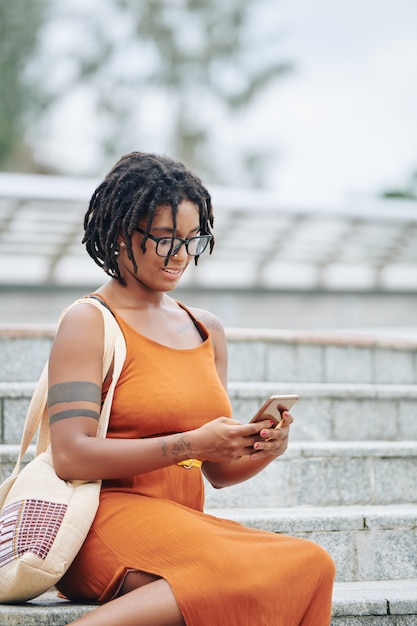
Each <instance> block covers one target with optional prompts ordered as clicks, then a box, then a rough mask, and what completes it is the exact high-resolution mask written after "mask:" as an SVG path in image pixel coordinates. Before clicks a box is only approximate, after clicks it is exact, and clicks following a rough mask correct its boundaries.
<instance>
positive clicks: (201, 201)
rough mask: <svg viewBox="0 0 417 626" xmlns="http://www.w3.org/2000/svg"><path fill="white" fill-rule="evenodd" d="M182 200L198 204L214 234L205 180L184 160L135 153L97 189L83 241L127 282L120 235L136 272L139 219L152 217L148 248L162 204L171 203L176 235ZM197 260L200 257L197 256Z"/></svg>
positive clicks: (204, 230)
mask: <svg viewBox="0 0 417 626" xmlns="http://www.w3.org/2000/svg"><path fill="white" fill-rule="evenodd" d="M183 200H190V201H191V202H194V203H195V204H196V205H197V207H198V210H199V215H200V232H202V233H209V234H211V227H212V226H213V211H212V204H211V197H210V194H209V192H208V191H207V189H206V188H205V187H204V185H203V184H202V182H201V180H200V179H199V178H198V177H197V176H196V175H195V174H193V173H192V172H191V171H190V170H188V169H187V168H186V167H185V166H184V165H183V164H182V163H180V162H178V161H174V160H173V159H170V158H168V157H166V156H159V155H156V154H146V153H143V152H130V153H129V154H126V155H124V156H123V157H122V158H121V159H120V160H119V161H118V162H117V163H116V164H115V165H114V167H113V168H112V169H111V170H110V172H109V173H108V174H107V176H106V177H105V179H104V181H103V182H102V183H101V185H99V186H98V187H97V189H96V190H95V192H94V193H93V195H92V198H91V200H90V204H89V207H88V211H87V213H86V214H85V217H84V230H85V234H84V237H83V240H82V242H83V243H85V245H86V249H87V252H88V254H89V255H90V256H91V257H92V258H93V259H94V261H95V262H96V263H97V265H99V266H100V267H102V268H103V269H104V271H105V272H106V273H107V274H108V275H109V276H112V277H114V278H116V279H117V280H118V281H119V282H120V283H121V284H122V285H125V284H126V283H125V281H124V279H123V278H122V276H121V275H120V271H119V267H118V263H117V256H118V253H119V238H120V235H122V237H123V238H124V240H125V243H126V249H127V253H128V256H129V259H130V260H131V261H132V263H133V266H134V269H135V272H136V271H137V268H138V266H137V262H136V259H135V257H134V254H133V251H132V241H131V237H132V233H133V232H134V230H135V228H136V227H137V226H138V223H139V220H142V219H143V218H146V219H147V222H146V227H145V231H146V234H145V236H144V238H143V241H142V244H141V247H142V250H143V252H145V251H146V240H147V238H148V234H149V231H150V229H151V227H152V221H153V218H154V216H155V214H156V212H157V210H158V207H160V206H161V205H168V206H170V207H171V210H172V218H173V226H174V235H173V236H175V229H176V225H177V220H176V217H177V211H178V205H179V204H180V203H181V202H182V201H183ZM213 245H214V238H213V239H211V241H210V253H211V251H212V249H213ZM167 262H168V260H167ZM197 262H198V256H196V257H195V263H196V264H197Z"/></svg>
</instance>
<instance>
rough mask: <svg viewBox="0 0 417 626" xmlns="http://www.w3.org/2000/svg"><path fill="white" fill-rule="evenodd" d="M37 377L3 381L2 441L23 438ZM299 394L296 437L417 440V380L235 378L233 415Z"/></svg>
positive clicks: (243, 414) (0, 401) (239, 416)
mask: <svg viewBox="0 0 417 626" xmlns="http://www.w3.org/2000/svg"><path fill="white" fill-rule="evenodd" d="M34 387H35V383H33V382H0V443H18V442H19V441H20V439H21V433H22V429H23V424H24V420H25V417H26V412H27V408H28V406H29V402H30V398H31V396H32V393H33V390H34ZM277 393H278V394H279V393H297V394H298V395H299V398H300V399H299V401H298V402H297V403H296V405H295V406H294V408H293V410H292V413H293V415H294V418H295V422H294V424H293V426H292V428H291V440H292V441H366V440H381V441H395V440H401V439H404V440H413V439H415V440H417V420H416V419H415V416H416V414H417V385H399V384H397V385H393V384H391V385H385V384H378V385H376V384H360V383H349V384H342V383H301V382H299V383H292V382H287V383H284V382H280V383H278V382H231V383H230V384H229V394H230V398H231V401H232V405H233V411H234V415H235V417H236V418H237V419H240V420H242V421H243V422H246V421H248V420H249V419H250V418H251V417H252V416H253V415H254V414H255V413H256V411H257V409H258V408H259V406H260V405H261V404H262V403H263V402H264V400H265V399H266V398H267V397H268V396H269V395H271V394H277Z"/></svg>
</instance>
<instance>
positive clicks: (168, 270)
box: [119, 200, 200, 291]
mask: <svg viewBox="0 0 417 626" xmlns="http://www.w3.org/2000/svg"><path fill="white" fill-rule="evenodd" d="M138 228H139V229H141V230H145V228H146V219H144V220H141V221H140V222H139V223H138ZM199 231H200V219H199V209H198V206H197V205H196V204H195V203H194V202H191V201H190V200H183V201H182V202H181V203H180V204H179V205H178V212H177V228H176V233H175V236H176V237H178V238H180V239H190V238H191V237H195V236H197V235H198V234H199ZM173 233H174V223H173V218H172V209H171V207H170V206H160V207H159V208H158V210H157V212H156V215H155V217H154V219H153V222H152V227H151V230H150V235H151V236H152V237H157V238H160V237H163V238H168V239H169V240H171V239H172V237H173ZM143 239H144V235H143V234H142V233H140V232H137V231H135V232H134V233H133V235H132V250H133V254H134V255H135V259H136V262H137V265H138V269H137V272H136V273H135V271H134V268H133V264H132V262H131V261H130V260H129V258H128V256H127V252H126V247H123V246H121V247H120V248H119V267H120V270H121V273H122V276H123V278H124V279H125V280H126V283H127V285H129V284H130V283H131V282H132V281H136V282H137V281H139V282H140V283H141V284H142V285H143V286H145V287H146V288H148V289H151V290H154V291H172V290H173V289H175V287H176V286H177V284H178V282H179V280H180V278H181V276H182V275H183V273H184V272H185V270H186V268H187V267H188V264H189V262H190V260H191V259H192V257H191V256H190V255H189V254H188V253H187V250H186V247H185V245H181V246H180V248H179V249H178V251H177V252H176V254H174V255H171V256H170V258H169V260H168V263H167V264H166V257H165V256H159V254H160V253H161V252H163V253H164V252H165V251H167V250H169V247H168V248H167V246H164V243H165V242H162V243H160V244H159V247H158V252H159V254H157V253H156V248H157V242H156V241H154V240H153V239H151V238H150V237H149V238H148V239H147V240H146V252H145V253H143V251H142V248H141V243H142V241H143Z"/></svg>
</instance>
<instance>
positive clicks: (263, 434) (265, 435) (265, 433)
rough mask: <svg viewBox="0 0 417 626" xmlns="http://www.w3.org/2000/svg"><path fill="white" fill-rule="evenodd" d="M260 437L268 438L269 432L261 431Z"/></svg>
mask: <svg viewBox="0 0 417 626" xmlns="http://www.w3.org/2000/svg"><path fill="white" fill-rule="evenodd" d="M260 435H261V437H267V436H268V431H267V430H261V432H260Z"/></svg>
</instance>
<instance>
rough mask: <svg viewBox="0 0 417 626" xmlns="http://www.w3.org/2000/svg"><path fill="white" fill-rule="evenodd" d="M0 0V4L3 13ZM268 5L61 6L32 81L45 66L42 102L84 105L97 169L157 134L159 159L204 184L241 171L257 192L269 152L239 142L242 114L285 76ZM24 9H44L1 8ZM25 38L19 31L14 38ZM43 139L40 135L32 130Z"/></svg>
mask: <svg viewBox="0 0 417 626" xmlns="http://www.w3.org/2000/svg"><path fill="white" fill-rule="evenodd" d="M6 1H7V0H0V2H3V4H4V5H5V6H6ZM271 2H272V4H273V3H274V0H227V1H226V2H225V1H224V0H142V1H141V2H137V0H89V2H87V3H85V2H83V1H81V0H60V2H58V3H52V4H51V13H50V16H49V31H48V29H47V31H46V33H47V36H46V37H45V46H44V50H43V58H42V55H40V56H39V58H38V75H39V73H40V72H39V68H42V67H43V68H45V67H47V71H43V76H42V82H43V87H44V89H45V91H46V92H48V93H49V94H50V95H51V97H52V96H54V97H60V100H61V102H62V101H64V100H65V99H67V100H68V99H72V100H71V102H73V101H74V99H75V98H76V94H78V95H79V101H78V104H79V102H80V101H81V100H82V101H83V102H84V103H85V102H87V101H88V102H89V104H88V106H87V105H84V106H85V110H86V115H85V118H86V119H91V118H92V119H93V121H94V125H95V127H96V128H97V132H96V135H97V136H99V139H100V141H101V145H102V148H103V149H104V151H105V153H106V154H107V159H106V162H107V161H110V159H113V158H114V157H115V156H118V155H119V154H120V153H121V152H124V151H126V150H129V149H131V148H132V144H133V145H134V146H136V147H137V146H140V147H143V148H144V149H158V150H159V149H161V148H160V147H159V146H158V142H157V141H156V140H155V137H156V135H157V134H158V133H159V136H161V135H162V136H163V137H164V144H163V147H162V150H163V151H166V152H169V153H170V154H172V155H173V156H175V157H177V158H179V159H181V160H183V161H184V162H186V163H187V164H188V165H189V166H191V167H193V168H195V169H196V170H197V171H199V172H200V173H201V174H202V175H204V176H205V177H206V178H208V179H209V180H210V182H216V183H225V182H229V183H230V182H231V181H230V174H231V171H232V169H233V168H234V169H235V170H239V168H240V170H239V172H240V175H242V173H243V177H244V182H245V183H247V184H248V185H252V184H259V185H260V184H262V178H263V177H262V171H263V169H264V166H266V162H267V159H268V157H269V154H268V148H265V147H264V146H262V145H259V144H260V142H259V141H258V142H257V145H256V141H252V143H254V144H255V147H251V146H250V144H249V143H248V142H247V141H245V140H246V139H247V136H246V135H247V133H246V129H245V121H244V115H245V114H246V112H247V110H248V108H249V106H250V105H252V104H253V103H254V102H255V100H256V98H257V97H258V96H259V95H261V94H262V93H264V92H265V89H266V88H267V87H268V86H269V85H270V84H271V83H272V82H273V81H274V80H275V79H277V78H278V77H280V76H281V75H283V74H284V73H286V72H288V71H289V70H290V64H289V63H287V62H285V61H283V60H282V59H281V58H280V57H281V53H280V51H279V46H280V37H279V36H278V19H279V18H278V15H277V13H276V11H275V12H274V13H273V19H269V18H270V15H269V10H268V3H269V7H270V6H271ZM26 4H27V5H28V6H30V7H32V6H36V7H42V10H43V7H44V2H41V1H40V0H37V2H30V0H19V1H18V2H16V3H10V5H13V6H15V5H16V6H17V7H19V9H22V11H23V10H24V9H23V8H22V6H26ZM7 6H9V4H7ZM11 12H12V13H13V11H11ZM15 13H20V11H17V9H16V10H15ZM40 16H41V9H40V8H39V14H37V15H36V16H34V17H33V18H32V17H31V22H30V29H33V30H34V31H36V28H37V25H38V23H39V19H40ZM28 24H29V22H28ZM28 28H29V26H28ZM30 29H29V30H30ZM25 33H26V30H25V28H23V26H22V28H21V29H20V30H19V38H20V37H22V38H24V37H25V36H26V35H25ZM51 33H55V35H54V36H52V35H51ZM56 33H60V35H58V36H57V35H56ZM29 34H30V37H29V41H32V40H33V46H34V45H35V42H36V37H35V36H34V35H32V31H31V30H30V33H29ZM5 35H7V32H6V33H5ZM26 45H27V44H26ZM16 47H17V48H18V47H19V44H18V43H17V42H16ZM27 54H30V51H29V49H28V52H27ZM24 58H26V57H24ZM22 67H23V63H21V65H20V67H15V69H12V70H11V71H12V73H17V74H19V76H20V75H21V69H22ZM23 87H24V88H25V89H26V85H25V84H24V86H22V87H20V83H19V88H20V89H21V90H22V91H20V92H19V97H18V96H16V98H17V99H20V100H22V99H23V100H25V107H26V108H27V109H29V108H30V107H29V106H27V105H29V104H30V98H29V99H28V97H27V95H26V92H25V97H20V94H22V96H23ZM32 87H33V86H32ZM16 98H15V99H16ZM11 106H13V105H11ZM81 106H83V105H81ZM75 109H76V105H74V106H73V108H72V110H71V107H67V109H66V110H67V111H68V116H69V117H67V118H66V122H67V123H68V125H69V123H70V122H73V121H74V117H75V115H76V114H75V113H74V111H75ZM87 109H88V111H87ZM77 112H78V115H79V109H77ZM23 113H26V109H25V111H22V114H21V115H20V117H19V118H16V119H18V120H21V119H22V116H23ZM87 113H88V115H87ZM239 115H240V116H241V117H242V118H243V119H242V122H241V125H242V127H243V128H244V132H242V133H241V134H240V136H239V146H230V145H226V144H225V139H224V134H223V133H222V130H221V129H222V127H223V129H226V130H227V129H228V126H229V125H231V124H232V123H233V122H234V121H235V120H236V118H237V117H238V116H239ZM71 116H72V118H71ZM38 126H39V128H40V127H41V123H39V124H38ZM16 128H17V129H18V127H16ZM90 130H91V129H89V131H90ZM15 132H16V131H15ZM34 132H35V127H32V134H33V133H34ZM42 133H43V134H44V135H45V127H44V128H43V129H41V130H40V131H39V129H38V134H41V135H42ZM8 145H9V146H10V142H9V144H8ZM154 146H157V147H156V148H154ZM225 149H228V150H229V151H230V152H231V154H232V155H233V156H232V158H230V159H229V163H228V165H227V166H226V167H225V166H224V160H223V164H221V159H220V158H219V156H222V153H224V152H225ZM101 165H102V164H99V167H101Z"/></svg>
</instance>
